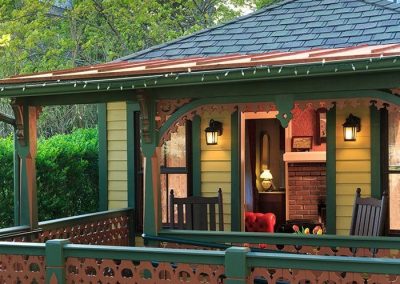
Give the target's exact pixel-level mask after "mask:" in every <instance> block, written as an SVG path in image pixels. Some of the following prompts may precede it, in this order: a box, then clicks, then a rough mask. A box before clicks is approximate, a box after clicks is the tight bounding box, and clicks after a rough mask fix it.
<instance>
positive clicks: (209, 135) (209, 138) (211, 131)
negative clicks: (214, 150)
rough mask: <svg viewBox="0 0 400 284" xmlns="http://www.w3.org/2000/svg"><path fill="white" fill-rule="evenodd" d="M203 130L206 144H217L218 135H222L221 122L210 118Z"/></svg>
mask: <svg viewBox="0 0 400 284" xmlns="http://www.w3.org/2000/svg"><path fill="white" fill-rule="evenodd" d="M204 131H205V132H206V143H207V145H217V144H218V136H221V135H222V123H221V122H219V121H215V120H214V119H211V120H210V125H209V127H207V128H206V129H205V130H204Z"/></svg>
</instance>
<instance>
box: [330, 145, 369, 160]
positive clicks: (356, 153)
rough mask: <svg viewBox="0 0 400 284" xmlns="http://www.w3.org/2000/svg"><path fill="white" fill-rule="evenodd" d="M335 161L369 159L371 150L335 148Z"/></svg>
mask: <svg viewBox="0 0 400 284" xmlns="http://www.w3.org/2000/svg"><path fill="white" fill-rule="evenodd" d="M336 160H337V161H352V160H356V161H359V160H368V161H370V160H371V150H370V149H369V148H367V149H336Z"/></svg>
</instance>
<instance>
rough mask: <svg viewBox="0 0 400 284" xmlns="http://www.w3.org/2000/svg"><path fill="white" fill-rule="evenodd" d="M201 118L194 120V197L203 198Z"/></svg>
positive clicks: (195, 117) (196, 117)
mask: <svg viewBox="0 0 400 284" xmlns="http://www.w3.org/2000/svg"><path fill="white" fill-rule="evenodd" d="M203 133H204V132H203V131H202V129H201V117H200V116H198V115H196V116H194V117H193V120H192V188H193V196H201V157H200V156H201V135H202V134H203Z"/></svg>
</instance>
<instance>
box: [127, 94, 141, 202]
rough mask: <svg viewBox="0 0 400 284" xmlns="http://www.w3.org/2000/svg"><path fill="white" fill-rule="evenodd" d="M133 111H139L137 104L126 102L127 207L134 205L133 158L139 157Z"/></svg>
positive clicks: (135, 176)
mask: <svg viewBox="0 0 400 284" xmlns="http://www.w3.org/2000/svg"><path fill="white" fill-rule="evenodd" d="M135 111H140V108H139V105H138V104H137V103H134V102H132V101H128V102H127V104H126V112H127V113H126V119H127V122H126V135H127V146H128V147H127V155H128V157H127V163H128V165H127V167H128V207H131V208H135V207H136V203H135V202H136V196H135V192H136V178H137V170H138V169H136V167H135V160H136V159H139V158H140V157H136V153H135V147H134V144H135V141H136V137H135V117H134V113H135Z"/></svg>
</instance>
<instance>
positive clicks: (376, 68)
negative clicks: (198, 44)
mask: <svg viewBox="0 0 400 284" xmlns="http://www.w3.org/2000/svg"><path fill="white" fill-rule="evenodd" d="M395 59H396V60H395ZM366 66H368V69H366ZM399 68H400V62H399V60H397V56H396V57H385V58H381V59H379V60H373V61H370V60H369V59H356V60H346V61H343V62H338V61H336V62H327V63H325V64H321V63H310V64H304V63H303V64H297V65H296V64H293V65H286V66H257V67H242V68H234V69H221V70H205V71H194V72H187V71H182V72H178V73H179V75H178V73H176V74H172V75H170V76H165V74H158V75H148V76H138V77H125V78H118V77H117V78H102V79H96V78H92V79H90V78H89V79H87V80H73V81H66V82H64V81H63V82H48V83H47V84H43V83H23V84H21V83H18V84H1V86H2V87H3V88H2V92H1V94H0V96H1V97H13V96H18V97H27V96H32V95H58V94H60V93H71V94H73V93H82V91H84V92H85V93H86V92H99V91H102V92H106V91H115V90H121V89H122V90H123V91H126V90H132V89H151V88H160V87H163V86H186V85H205V84H216V83H221V82H228V83H232V82H237V81H255V80H265V79H269V78H271V79H277V78H280V79H287V78H301V79H302V80H303V81H307V80H304V78H312V77H319V76H322V75H325V76H331V77H340V76H348V75H353V74H357V75H358V74H361V75H365V74H367V75H369V74H372V75H374V74H377V73H388V72H390V71H392V72H398V70H399ZM227 71H229V72H227ZM386 87H387V86H386Z"/></svg>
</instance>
